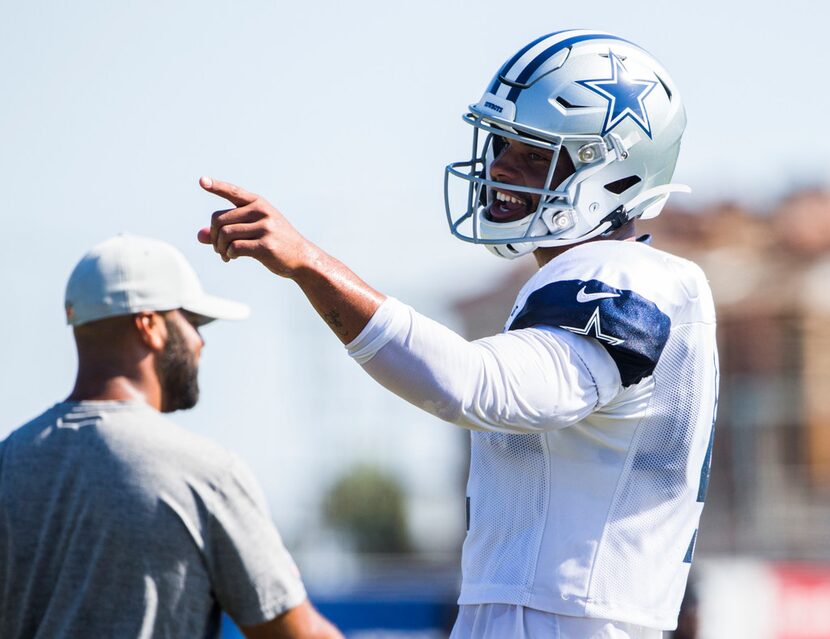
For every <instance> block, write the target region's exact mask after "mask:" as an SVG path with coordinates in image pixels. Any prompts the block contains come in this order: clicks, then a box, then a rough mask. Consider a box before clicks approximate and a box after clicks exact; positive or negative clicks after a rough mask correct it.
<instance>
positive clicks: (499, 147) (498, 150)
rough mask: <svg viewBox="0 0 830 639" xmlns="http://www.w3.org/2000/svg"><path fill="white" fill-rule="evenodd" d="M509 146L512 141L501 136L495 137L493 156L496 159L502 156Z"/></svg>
mask: <svg viewBox="0 0 830 639" xmlns="http://www.w3.org/2000/svg"><path fill="white" fill-rule="evenodd" d="M508 146H510V141H509V140H508V139H507V138H503V137H501V136H500V135H494V136H493V155H494V156H495V157H498V156H499V155H501V154H502V153H503V152H504V150H505V149H506V148H507V147H508Z"/></svg>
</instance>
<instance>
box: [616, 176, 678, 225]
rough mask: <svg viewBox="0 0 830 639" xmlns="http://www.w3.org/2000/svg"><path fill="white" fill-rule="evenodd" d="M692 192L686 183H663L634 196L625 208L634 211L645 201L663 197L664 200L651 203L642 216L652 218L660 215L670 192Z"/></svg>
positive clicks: (641, 217) (646, 218)
mask: <svg viewBox="0 0 830 639" xmlns="http://www.w3.org/2000/svg"><path fill="white" fill-rule="evenodd" d="M691 192H692V189H691V188H690V187H688V186H686V185H685V184H661V185H660V186H654V187H652V188H650V189H646V190H645V191H643V192H642V193H640V194H639V195H637V196H636V197H634V198H633V199H632V200H631V201H629V202H627V203H626V205H625V208H626V210H628V211H633V210H634V209H636V208H637V207H638V206H640V205H641V204H643V203H644V202H648V201H649V200H656V199H657V198H663V201H662V202H653V203H652V204H651V205H649V206H647V207H646V209H645V210H644V211H643V214H642V215H641V216H640V219H643V220H650V219H651V218H654V217H657V216H658V215H660V211H661V210H662V208H663V206H662V205H663V204H664V203H665V201H666V200H667V199H668V196H669V195H670V194H672V193H691ZM656 204H660V206H656V207H655V205H656Z"/></svg>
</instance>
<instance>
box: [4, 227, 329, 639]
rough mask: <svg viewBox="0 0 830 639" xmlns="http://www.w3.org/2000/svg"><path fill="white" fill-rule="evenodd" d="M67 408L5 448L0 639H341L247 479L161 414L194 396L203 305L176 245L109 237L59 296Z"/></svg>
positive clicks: (217, 306)
mask: <svg viewBox="0 0 830 639" xmlns="http://www.w3.org/2000/svg"><path fill="white" fill-rule="evenodd" d="M66 314H67V322H68V323H69V324H71V325H73V327H74V334H75V341H76V344H77V348H78V375H77V380H76V383H75V388H74V389H73V391H72V394H71V395H70V396H69V398H68V399H67V400H66V401H64V402H61V403H59V404H56V405H55V406H53V407H52V408H50V409H49V410H47V411H46V412H45V413H43V414H42V415H40V416H39V417H36V418H35V419H34V420H32V421H31V422H29V423H28V424H25V425H24V426H22V427H21V428H19V429H18V430H16V431H15V432H13V433H12V434H11V435H10V436H9V437H8V438H7V439H6V440H5V441H3V442H0V637H3V639H18V638H20V639H23V638H30V637H37V638H39V639H46V638H52V637H84V638H86V637H114V638H118V639H122V638H133V637H135V638H142V639H143V638H150V637H165V638H179V637H181V638H188V639H189V638H191V637H199V638H201V637H217V636H218V634H219V620H220V609H224V610H225V611H226V612H227V613H228V614H229V615H230V616H231V617H232V618H233V619H234V620H235V621H236V622H237V623H238V624H239V625H240V626H241V628H242V631H243V633H244V634H245V635H246V636H247V637H250V638H254V639H259V638H268V637H280V638H297V639H310V638H314V639H317V638H325V639H331V638H337V637H341V635H340V633H339V632H338V631H337V630H336V629H335V628H334V627H333V626H332V625H331V624H329V623H328V622H327V621H326V620H325V619H323V618H322V617H321V616H320V615H319V614H318V613H317V612H316V611H315V610H314V609H313V608H312V606H311V605H310V603H309V602H308V599H307V597H306V592H305V589H304V587H303V584H302V581H301V579H300V576H299V573H298V571H297V568H296V566H295V565H294V562H293V560H292V559H291V556H290V555H289V554H288V552H287V551H286V549H285V547H284V546H283V544H282V540H281V539H280V535H279V533H278V532H277V530H276V528H275V527H274V525H273V524H272V522H271V519H270V516H269V514H268V511H267V506H266V503H265V499H264V496H263V494H262V491H261V490H260V488H259V486H258V484H257V482H256V480H255V479H254V478H253V477H252V476H251V474H250V472H249V471H248V470H247V468H246V467H245V465H244V464H243V463H242V462H241V461H240V460H239V459H238V458H237V457H235V456H234V455H232V454H230V453H229V452H227V451H225V450H223V449H222V448H220V447H219V446H217V445H216V444H213V443H211V442H210V441H207V440H205V439H203V438H201V437H199V436H197V435H194V434H192V433H190V432H187V431H185V430H183V429H181V428H180V427H178V426H176V425H175V424H174V423H172V422H171V421H169V420H168V419H167V418H165V417H164V416H163V415H162V413H167V412H172V411H175V410H179V409H187V408H191V407H192V406H194V405H195V404H196V401H197V399H198V384H197V368H198V360H199V353H200V351H201V348H202V346H203V344H204V342H203V341H202V337H201V335H200V334H199V326H201V325H203V324H205V323H207V322H209V321H211V320H213V319H217V318H224V319H241V318H243V317H244V316H246V315H247V308H246V307H245V306H243V305H241V304H237V303H235V302H230V301H228V300H223V299H220V298H216V297H212V296H209V295H206V294H205V293H204V292H203V291H202V288H201V285H200V284H199V281H198V278H197V277H196V274H195V272H194V271H193V269H192V268H191V267H190V265H189V264H188V263H187V261H186V260H185V258H184V257H183V256H182V255H181V254H180V253H179V252H178V251H177V250H176V249H174V248H173V247H172V246H170V245H168V244H165V243H163V242H159V241H156V240H151V239H147V238H140V237H135V236H124V235H122V236H118V237H115V238H112V239H110V240H107V241H105V242H103V243H101V244H99V245H97V246H96V247H94V248H93V249H92V250H91V251H90V252H89V253H88V254H87V255H85V256H84V258H83V259H82V260H81V261H80V262H79V263H78V265H77V266H76V267H75V270H74V271H73V273H72V275H71V277H70V279H69V283H68V285H67V291H66Z"/></svg>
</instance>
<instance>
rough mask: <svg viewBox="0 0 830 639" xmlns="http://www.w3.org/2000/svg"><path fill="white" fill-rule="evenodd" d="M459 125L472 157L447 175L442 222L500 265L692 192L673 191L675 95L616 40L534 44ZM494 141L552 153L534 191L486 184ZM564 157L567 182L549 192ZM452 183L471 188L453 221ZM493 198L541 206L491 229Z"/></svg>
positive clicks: (680, 115) (595, 35)
mask: <svg viewBox="0 0 830 639" xmlns="http://www.w3.org/2000/svg"><path fill="white" fill-rule="evenodd" d="M464 120H465V121H466V122H467V123H469V124H471V125H472V126H473V127H474V128H473V150H472V157H471V158H470V160H468V161H466V162H453V163H452V164H450V165H448V166H447V167H446V170H445V175H444V200H445V206H446V211H447V220H448V222H449V224H450V229H451V231H452V233H453V235H455V236H456V237H458V238H460V239H462V240H465V241H467V242H475V243H477V244H485V245H486V246H487V248H488V249H490V250H491V251H492V252H493V253H495V254H496V255H499V256H501V257H506V258H514V257H518V256H520V255H524V254H526V253H529V252H530V251H533V250H534V249H536V248H538V247H541V246H560V245H567V244H574V243H577V242H582V241H584V240H587V239H590V238H592V237H597V236H599V235H602V234H605V233H609V232H611V231H612V230H614V229H615V228H618V227H619V226H621V225H622V224H624V223H625V222H627V221H628V220H632V219H635V218H638V217H642V218H651V217H655V216H657V215H658V214H659V213H660V211H661V209H662V208H663V205H664V204H665V203H666V200H667V199H668V196H669V194H670V193H671V192H673V191H683V192H689V191H690V189H689V188H688V187H686V186H683V185H679V184H670V180H671V177H672V174H673V173H674V166H675V163H676V161H677V154H678V151H679V150H680V138H681V136H682V134H683V129H684V128H685V126H686V113H685V110H684V108H683V103H682V101H681V99H680V95H679V93H678V90H677V87H676V86H675V85H674V82H673V81H672V79H671V77H669V74H668V73H667V72H666V70H665V69H664V68H663V67H662V66H661V65H660V63H659V62H657V61H656V60H655V59H654V58H653V57H652V56H651V55H650V54H649V53H647V52H646V51H644V50H643V49H641V48H640V47H638V46H637V45H635V44H633V43H631V42H628V41H627V40H624V39H622V38H620V37H618V36H614V35H611V34H608V33H602V32H599V31H588V30H569V31H560V32H557V33H552V34H550V35H546V36H543V37H541V38H539V39H538V40H535V41H534V42H531V43H530V44H528V45H527V46H525V47H523V48H522V49H521V50H519V51H518V52H517V53H516V54H515V55H514V56H513V57H512V58H510V59H509V60H508V61H507V62H506V63H505V64H504V66H502V68H501V69H500V70H499V72H498V73H497V74H496V76H495V78H493V81H492V82H491V83H490V86H489V87H488V89H487V91H486V92H485V93H484V95H483V96H482V98H481V100H479V102H478V103H477V104H474V105H471V106H470V110H469V113H467V114H466V115H464ZM499 138H508V139H514V140H518V141H520V142H523V143H525V144H530V145H533V146H538V147H541V148H544V149H548V150H550V151H552V152H553V157H552V159H551V163H550V170H549V171H548V176H547V182H546V183H545V184H544V185H543V187H542V188H531V187H527V186H517V185H511V184H506V183H502V182H497V181H495V180H493V179H491V175H490V165H491V163H492V162H493V159H494V155H495V152H494V144H497V143H498V142H499ZM563 149H564V150H565V152H566V153H567V154H568V156H569V157H570V159H571V161H572V162H573V165H574V168H575V171H574V172H573V173H572V174H571V175H569V176H568V177H567V178H566V179H565V180H564V181H563V182H562V183H561V184H551V181H552V178H553V175H554V168H555V167H556V163H557V161H558V159H559V155H560V154H561V153H562V151H563ZM451 176H454V177H457V178H461V179H462V180H465V181H466V182H467V183H468V185H467V189H466V198H465V200H466V201H465V202H464V204H463V207H466V208H462V207H458V209H459V210H460V211H462V212H458V211H456V212H454V211H453V209H454V208H455V207H454V206H453V204H452V202H451V200H452V199H453V197H452V195H451V181H450V177H451ZM453 182H455V181H453ZM496 188H500V189H502V190H509V191H513V192H519V193H528V194H539V195H540V200H539V205H538V207H536V210H535V211H532V212H529V213H528V214H527V215H526V216H525V217H523V218H522V219H520V220H516V221H511V222H495V221H493V220H491V219H490V218H489V216H488V214H487V211H488V207H489V205H490V204H491V203H492V202H493V198H494V197H495V194H494V189H496Z"/></svg>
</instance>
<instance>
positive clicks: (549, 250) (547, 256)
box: [533, 220, 637, 268]
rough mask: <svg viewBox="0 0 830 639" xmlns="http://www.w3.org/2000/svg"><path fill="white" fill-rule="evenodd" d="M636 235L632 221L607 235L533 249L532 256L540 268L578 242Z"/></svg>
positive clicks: (632, 237) (630, 237)
mask: <svg viewBox="0 0 830 639" xmlns="http://www.w3.org/2000/svg"><path fill="white" fill-rule="evenodd" d="M636 237H637V229H636V228H635V226H634V221H633V220H632V221H631V222H628V223H627V224H624V225H623V226H621V227H620V228H618V229H616V230H615V231H612V232H611V233H609V234H608V235H601V236H599V237H592V238H591V239H590V240H585V241H584V242H578V243H577V244H568V245H567V246H543V247H541V248H537V249H536V250H535V251H533V257H534V258H536V264H537V266H538V267H539V268H542V267H543V266H544V265H545V264H547V263H548V262H550V261H551V260H552V259H554V258H555V257H559V256H560V255H562V253H564V252H565V251H567V250H569V249H572V248H573V247H574V246H579V245H580V244H587V243H588V242H597V241H599V240H633V239H636Z"/></svg>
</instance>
